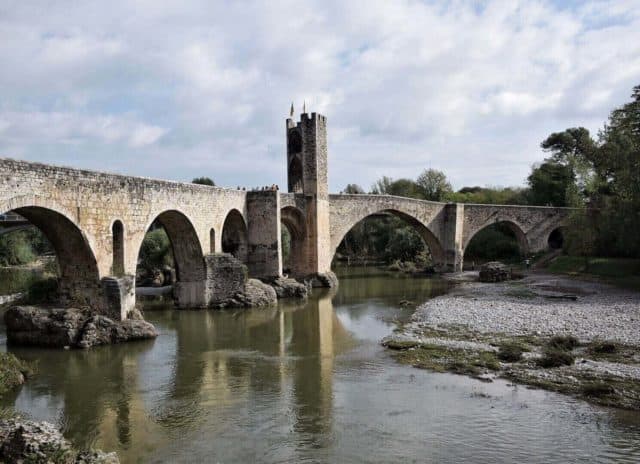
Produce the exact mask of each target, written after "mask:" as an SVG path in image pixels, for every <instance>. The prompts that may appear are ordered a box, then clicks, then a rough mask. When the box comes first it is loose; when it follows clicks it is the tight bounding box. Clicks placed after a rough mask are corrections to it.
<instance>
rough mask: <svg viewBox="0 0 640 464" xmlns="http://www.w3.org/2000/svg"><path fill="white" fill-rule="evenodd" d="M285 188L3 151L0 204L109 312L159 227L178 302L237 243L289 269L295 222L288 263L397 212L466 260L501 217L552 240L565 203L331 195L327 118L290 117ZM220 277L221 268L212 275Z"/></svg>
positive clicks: (327, 263) (326, 253)
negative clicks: (285, 242) (71, 164)
mask: <svg viewBox="0 0 640 464" xmlns="http://www.w3.org/2000/svg"><path fill="white" fill-rule="evenodd" d="M286 134H287V174H288V193H283V192H280V191H278V190H265V191H244V190H236V189H225V188H218V187H211V186H204V185H196V184H187V183H178V182H168V181H163V180H155V179H148V178H140V177H129V176H121V175H116V174H106V173H100V172H93V171H86V170H78V169H71V168H65V167H56V166H49V165H43V164H38V163H30V162H25V161H16V160H11V159H0V179H1V183H0V214H2V213H5V212H9V211H11V212H14V213H17V214H19V215H20V216H22V217H24V218H26V219H27V220H28V221H29V222H31V223H32V224H34V225H35V226H36V227H38V228H39V229H40V230H42V232H43V233H44V234H45V235H46V236H47V238H48V239H49V241H50V242H51V244H52V245H53V247H54V249H55V251H56V255H57V258H58V264H59V269H60V275H59V281H60V290H61V297H62V298H63V300H65V301H67V302H68V303H69V304H72V303H73V304H80V305H87V306H91V307H92V308H95V309H96V310H98V311H99V312H102V313H104V314H109V315H111V316H112V317H117V318H125V317H126V316H127V314H128V312H129V311H130V310H131V309H132V307H133V304H134V303H135V292H134V288H133V285H134V284H133V277H132V276H135V274H136V266H137V262H138V255H139V252H140V248H141V245H142V241H143V239H144V236H145V233H146V232H147V231H148V230H149V229H150V227H151V226H152V225H153V224H158V225H162V226H163V227H164V228H165V230H166V231H167V234H168V236H169V239H170V242H171V245H172V249H173V254H174V260H175V265H176V280H177V282H176V284H175V286H174V296H175V299H176V302H177V305H178V306H179V307H185V308H186V307H203V306H207V304H208V301H209V295H210V293H211V292H212V291H213V290H212V288H213V286H214V285H215V282H212V279H214V276H217V275H218V274H216V272H215V269H214V267H215V260H214V259H212V257H214V256H216V255H217V254H219V253H223V252H226V253H231V254H233V255H234V256H235V257H236V258H238V259H239V260H240V261H242V262H243V263H244V264H246V266H247V269H248V273H249V275H250V276H251V277H255V278H262V279H269V278H273V277H276V276H280V275H282V244H281V240H280V237H281V227H282V225H284V226H285V227H287V229H288V230H289V231H290V234H291V238H292V242H291V258H290V268H291V273H292V274H293V275H294V276H295V277H298V278H302V277H307V276H313V275H317V274H323V273H328V272H330V269H331V261H332V259H333V256H334V254H335V251H336V249H337V247H338V245H339V243H340V241H341V240H342V238H343V237H344V236H345V234H346V233H347V232H348V231H349V230H350V229H351V228H352V227H353V226H354V225H355V224H357V223H358V222H359V221H361V220H362V219H364V218H366V217H367V216H370V215H373V214H380V213H390V214H393V215H396V216H398V217H400V218H402V219H404V220H405V221H407V222H408V223H409V224H411V225H412V226H414V227H415V229H416V230H417V232H418V233H419V234H420V235H421V236H422V238H423V239H424V241H425V242H426V244H427V245H428V246H429V248H430V250H431V253H432V256H433V259H434V262H435V264H436V265H437V267H438V268H440V269H442V270H449V271H457V270H460V269H461V268H462V262H463V258H464V250H465V248H466V246H467V245H468V243H469V241H470V240H471V238H472V237H473V236H474V235H475V234H476V233H477V232H478V231H480V230H482V229H483V228H484V227H487V226H488V225H491V224H494V223H497V222H504V223H506V224H508V225H509V226H510V227H511V228H512V229H513V231H514V232H515V234H516V237H517V238H518V241H519V243H520V246H521V248H522V251H523V252H534V251H540V250H544V249H545V248H546V247H547V246H548V245H547V243H548V238H549V236H550V234H551V233H552V231H554V230H555V229H557V228H559V227H561V226H562V225H563V224H564V223H565V221H566V219H567V217H568V214H569V212H570V211H569V210H568V209H563V208H548V207H522V206H496V205H470V204H446V203H438V202H429V201H421V200H414V199H409V198H401V197H393V196H386V195H330V194H329V193H328V181H327V144H326V118H325V117H324V116H322V115H318V114H316V113H312V114H311V115H309V114H306V113H304V114H302V115H301V120H300V121H299V122H297V123H294V122H293V121H292V120H291V119H288V120H287V123H286ZM215 278H219V277H215Z"/></svg>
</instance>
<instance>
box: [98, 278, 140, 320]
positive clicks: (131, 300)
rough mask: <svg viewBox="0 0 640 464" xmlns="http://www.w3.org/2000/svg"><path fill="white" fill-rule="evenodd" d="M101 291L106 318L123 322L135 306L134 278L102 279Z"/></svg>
mask: <svg viewBox="0 0 640 464" xmlns="http://www.w3.org/2000/svg"><path fill="white" fill-rule="evenodd" d="M101 282H102V289H103V291H104V297H105V300H106V314H105V315H106V316H107V317H110V318H111V319H113V320H116V321H123V320H125V319H126V318H127V316H128V315H129V312H131V311H132V310H133V309H134V307H135V305H136V285H135V278H134V277H133V276H130V275H125V276H122V277H112V276H107V277H103V278H102V281H101Z"/></svg>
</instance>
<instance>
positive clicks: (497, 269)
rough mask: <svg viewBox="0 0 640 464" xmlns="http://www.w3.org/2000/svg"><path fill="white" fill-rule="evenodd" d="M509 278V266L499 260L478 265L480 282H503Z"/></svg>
mask: <svg viewBox="0 0 640 464" xmlns="http://www.w3.org/2000/svg"><path fill="white" fill-rule="evenodd" d="M510 279H511V268H510V267H508V266H506V265H504V264H502V263H501V262H499V261H491V262H488V263H485V264H483V265H482V266H480V282H503V281H505V280H510Z"/></svg>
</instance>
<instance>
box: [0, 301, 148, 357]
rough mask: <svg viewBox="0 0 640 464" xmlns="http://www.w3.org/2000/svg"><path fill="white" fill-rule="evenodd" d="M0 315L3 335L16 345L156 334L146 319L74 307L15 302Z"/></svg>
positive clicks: (85, 344) (87, 343)
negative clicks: (122, 317) (113, 316)
mask: <svg viewBox="0 0 640 464" xmlns="http://www.w3.org/2000/svg"><path fill="white" fill-rule="evenodd" d="M4 319H5V324H6V326H7V339H8V340H9V342H11V343H15V344H19V345H33V346H46V347H56V348H63V347H74V348H89V347H91V346H96V345H105V344H112V343H122V342H126V341H132V340H143V339H148V338H155V337H157V336H158V332H157V331H156V329H155V327H154V326H153V325H151V324H150V323H149V322H147V321H144V320H140V319H126V320H124V321H114V320H113V319H110V318H108V317H106V316H101V315H95V314H90V313H89V312H87V311H84V310H80V309H75V308H67V309H56V308H54V309H48V308H39V307H36V306H15V307H13V308H11V309H9V310H8V311H7V312H6V313H5V315H4Z"/></svg>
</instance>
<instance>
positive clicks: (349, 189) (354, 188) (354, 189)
mask: <svg viewBox="0 0 640 464" xmlns="http://www.w3.org/2000/svg"><path fill="white" fill-rule="evenodd" d="M344 193H349V194H362V193H365V192H364V189H363V188H362V187H360V186H359V185H358V184H347V186H346V187H345V189H344Z"/></svg>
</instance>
